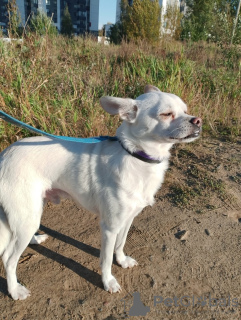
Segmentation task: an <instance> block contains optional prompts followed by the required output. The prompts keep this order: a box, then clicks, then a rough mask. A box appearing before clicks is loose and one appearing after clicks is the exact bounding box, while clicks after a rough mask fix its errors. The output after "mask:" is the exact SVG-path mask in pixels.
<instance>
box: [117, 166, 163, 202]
mask: <svg viewBox="0 0 241 320" xmlns="http://www.w3.org/2000/svg"><path fill="white" fill-rule="evenodd" d="M153 166H154V167H153ZM143 168H144V169H143ZM166 169H167V163H163V164H161V165H154V164H152V165H150V166H142V168H141V169H140V168H139V170H138V167H137V168H136V169H135V170H133V171H132V172H126V173H125V174H124V175H123V178H122V181H121V185H122V188H123V189H124V190H125V191H126V194H127V196H128V197H129V199H132V201H135V202H136V203H137V204H138V205H140V207H142V208H144V207H145V206H148V205H153V203H154V195H155V194H156V192H157V190H158V189H159V188H160V187H161V184H162V182H163V180H164V174H165V171H166Z"/></svg>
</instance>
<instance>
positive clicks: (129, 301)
mask: <svg viewBox="0 0 241 320" xmlns="http://www.w3.org/2000/svg"><path fill="white" fill-rule="evenodd" d="M172 154H173V156H172V161H171V168H170V170H169V171H168V173H167V176H166V181H165V183H164V185H163V187H162V189H161V190H160V191H159V192H158V194H157V195H156V204H155V205H154V206H153V207H148V208H146V209H145V210H144V211H143V212H142V214H140V215H139V216H138V217H137V218H136V219H135V221H134V225H133V226H132V227H131V229H130V232H129V235H128V241H127V244H126V247H125V251H126V253H127V254H128V255H132V256H133V257H134V258H135V259H136V260H137V261H138V262H139V266H138V267H135V268H133V269H128V270H126V269H121V268H120V267H119V266H118V265H117V264H116V263H115V264H114V265H113V274H114V275H115V276H116V277H117V279H118V280H119V282H120V284H121V286H122V289H123V290H122V292H121V293H120V294H113V295H111V294H109V293H107V292H105V291H104V290H103V287H102V283H101V277H100V269H99V258H98V257H99V253H100V250H99V248H100V231H99V226H98V219H97V217H95V216H94V215H92V214H90V213H88V212H86V211H84V210H82V209H78V208H77V207H76V206H75V204H74V203H72V202H71V201H64V202H62V203H61V205H60V206H54V205H48V206H47V207H46V209H45V211H44V214H43V219H42V226H41V230H42V231H43V232H46V233H48V234H49V235H50V237H49V239H48V240H47V241H46V242H45V243H44V244H43V245H38V246H29V247H28V248H27V249H26V250H25V252H24V254H23V256H22V258H21V260H20V263H19V266H18V278H19V280H20V281H21V282H22V283H24V284H25V285H26V286H27V287H28V288H29V289H30V290H31V291H32V296H31V297H30V298H28V299H27V300H25V301H16V302H14V301H13V300H12V299H11V298H10V297H9V296H8V295H7V288H6V280H5V274H4V270H3V266H2V262H0V310H1V313H0V319H1V320H2V319H17V320H20V319H21V320H23V319H24V320H40V319H41V320H42V319H47V320H52V319H64V320H65V319H66V320H67V319H87V320H91V319H108V320H111V319H123V318H124V317H125V315H127V314H129V312H130V310H132V311H133V310H134V314H135V315H136V316H133V317H131V318H132V319H148V320H149V319H190V320H191V319H205V320H207V319H229V320H233V319H240V313H241V195H240V192H241V140H239V141H238V142H236V143H231V142H224V141H219V140H213V139H212V140H210V139H209V140H208V139H203V140H199V141H197V142H196V143H195V144H190V145H182V146H178V148H176V149H174V150H173V151H172ZM134 292H138V293H139V298H140V299H141V301H142V302H143V303H144V305H145V306H147V307H149V308H145V307H143V306H142V305H141V304H140V301H139V303H138V304H137V302H138V294H136V295H135V298H137V300H135V307H134V309H133V308H132V309H131V306H132V305H133V295H132V293H134ZM136 301H137V302H136Z"/></svg>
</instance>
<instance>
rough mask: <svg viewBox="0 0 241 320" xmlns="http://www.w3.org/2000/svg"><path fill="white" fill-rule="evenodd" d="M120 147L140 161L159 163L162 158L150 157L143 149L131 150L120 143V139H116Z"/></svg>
mask: <svg viewBox="0 0 241 320" xmlns="http://www.w3.org/2000/svg"><path fill="white" fill-rule="evenodd" d="M118 141H119V143H120V145H121V146H122V148H123V149H124V150H125V151H126V152H128V153H129V154H130V155H131V156H132V157H135V158H137V159H139V160H141V161H144V162H148V163H161V162H162V160H159V159H154V158H152V157H150V156H149V155H148V154H146V153H145V152H144V151H137V152H131V151H129V150H128V149H126V147H125V146H124V145H123V144H122V142H121V141H120V140H118Z"/></svg>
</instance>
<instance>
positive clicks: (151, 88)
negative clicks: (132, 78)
mask: <svg viewBox="0 0 241 320" xmlns="http://www.w3.org/2000/svg"><path fill="white" fill-rule="evenodd" d="M153 91H154V92H161V90H159V89H158V88H157V87H154V86H152V85H151V84H148V85H146V86H145V89H144V93H148V92H153Z"/></svg>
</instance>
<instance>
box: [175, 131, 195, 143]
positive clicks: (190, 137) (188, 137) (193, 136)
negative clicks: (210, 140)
mask: <svg viewBox="0 0 241 320" xmlns="http://www.w3.org/2000/svg"><path fill="white" fill-rule="evenodd" d="M200 133H201V130H197V131H195V132H193V133H192V134H189V135H188V136H186V137H183V138H178V137H170V139H171V140H178V141H185V140H188V139H195V138H198V137H199V135H200Z"/></svg>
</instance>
